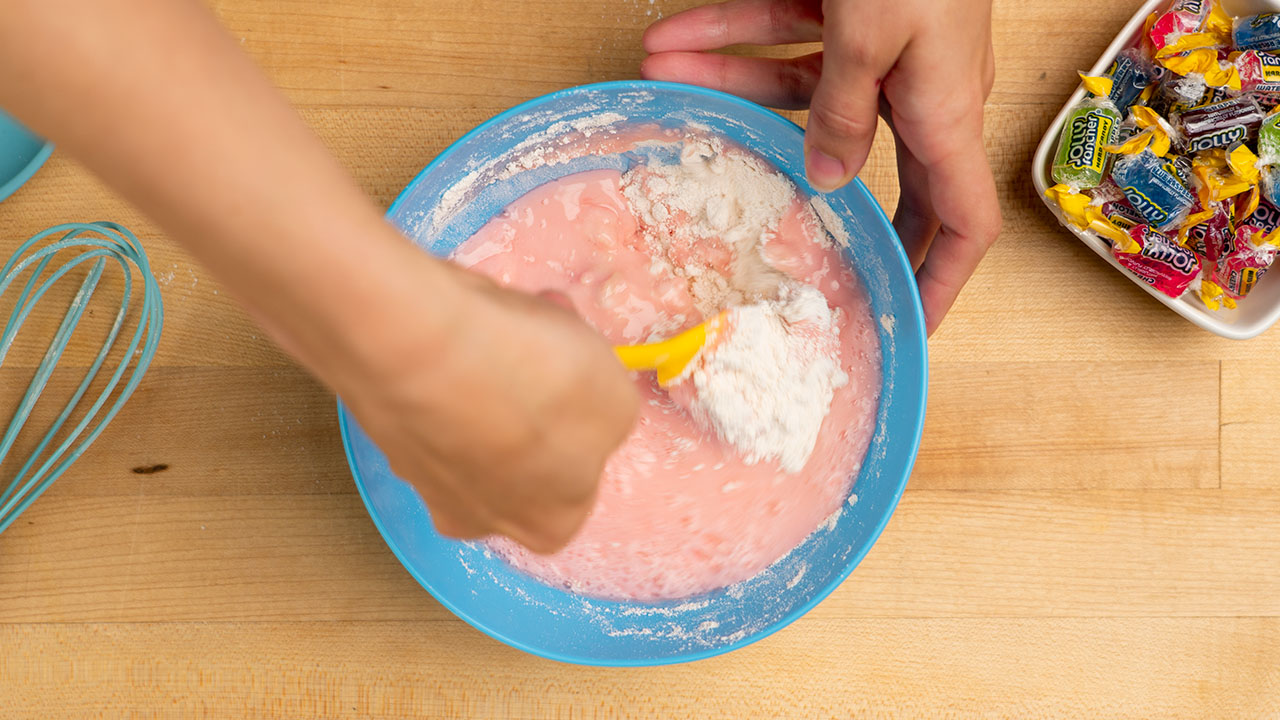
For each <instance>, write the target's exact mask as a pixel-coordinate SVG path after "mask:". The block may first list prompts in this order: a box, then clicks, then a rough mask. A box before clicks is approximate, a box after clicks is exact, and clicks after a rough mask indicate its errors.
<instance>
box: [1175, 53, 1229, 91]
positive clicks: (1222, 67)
mask: <svg viewBox="0 0 1280 720" xmlns="http://www.w3.org/2000/svg"><path fill="white" fill-rule="evenodd" d="M1156 62H1158V63H1160V64H1161V65H1163V66H1165V67H1166V68H1168V69H1169V70H1171V71H1173V72H1175V73H1177V74H1179V75H1182V76H1184V77H1185V76H1187V75H1191V74H1193V73H1194V74H1197V75H1202V76H1204V81H1205V84H1207V85H1209V86H1210V87H1227V88H1231V89H1232V90H1237V91H1238V90H1240V70H1239V68H1237V67H1236V66H1235V65H1234V64H1231V63H1222V62H1220V61H1219V60H1218V51H1217V50H1216V49H1214V48H1208V47H1206V48H1200V49H1198V50H1192V51H1191V52H1188V53H1184V54H1181V55H1174V56H1171V57H1160V53H1157V57H1156Z"/></svg>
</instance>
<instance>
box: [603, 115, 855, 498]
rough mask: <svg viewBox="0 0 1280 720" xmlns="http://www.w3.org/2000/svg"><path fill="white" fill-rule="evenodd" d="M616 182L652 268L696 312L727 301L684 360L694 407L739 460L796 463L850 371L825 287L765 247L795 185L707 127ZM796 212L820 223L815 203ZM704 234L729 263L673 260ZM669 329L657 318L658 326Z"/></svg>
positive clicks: (788, 468) (709, 311)
mask: <svg viewBox="0 0 1280 720" xmlns="http://www.w3.org/2000/svg"><path fill="white" fill-rule="evenodd" d="M622 191H623V195H624V196H625V197H626V198H627V202H628V203H629V204H630V205H631V208H632V210H633V211H634V212H635V214H636V217H637V218H638V219H639V220H640V223H641V226H642V228H643V230H644V232H645V241H646V242H647V243H648V244H649V246H650V249H651V251H652V253H653V257H654V264H653V268H652V272H653V273H654V274H655V275H660V274H665V273H666V272H668V271H669V272H672V273H674V274H675V275H677V276H679V277H682V278H684V279H686V280H687V281H688V282H689V288H690V292H691V295H692V296H693V298H694V300H695V304H696V305H697V307H698V310H699V312H701V313H702V314H703V315H704V316H708V317H709V316H711V315H714V314H715V313H717V312H719V311H720V310H722V309H724V308H732V309H731V312H730V314H729V323H728V327H729V329H728V330H727V331H726V333H725V334H726V337H725V338H724V339H723V341H722V342H720V343H718V344H717V345H716V346H715V347H714V349H712V350H709V351H704V352H703V353H702V355H701V356H699V358H698V359H697V360H696V361H695V362H694V363H691V366H690V369H689V370H688V371H687V372H688V373H689V374H690V376H691V380H692V382H693V386H694V397H693V408H692V409H693V412H694V413H695V415H697V416H698V417H699V418H700V419H701V420H702V421H703V422H706V423H707V424H709V425H710V426H711V427H712V428H713V429H714V430H715V431H716V433H717V434H718V435H719V436H720V437H721V438H722V439H723V440H724V441H725V442H727V443H729V444H731V445H733V446H734V447H735V448H737V449H738V450H739V452H741V453H742V454H743V457H744V459H745V460H746V461H747V462H748V463H757V462H763V461H769V460H777V461H778V462H779V464H780V466H781V468H782V469H783V470H784V471H785V472H790V473H794V472H799V471H800V470H801V469H803V468H804V465H805V463H806V462H807V461H808V459H809V455H810V454H811V453H812V452H813V448H814V445H815V444H816V443H817V439H818V432H819V430H820V429H821V427H822V421H823V420H824V419H825V418H826V416H827V413H828V411H829V410H830V409H831V399H832V397H833V396H834V392H835V389H836V388H838V387H841V386H843V385H844V384H846V383H847V382H848V381H849V379H848V376H847V375H846V374H845V373H844V371H843V369H842V368H841V365H840V357H839V348H840V343H839V327H838V325H837V323H836V315H835V313H834V312H833V311H832V310H831V308H830V307H829V306H828V305H827V301H826V298H825V297H824V296H823V295H822V293H821V292H820V291H819V290H817V289H816V288H814V287H811V286H808V285H801V284H799V283H796V282H794V281H792V280H790V279H788V278H787V276H786V275H784V274H783V273H781V272H779V271H778V270H776V269H775V268H773V267H772V266H771V265H770V264H769V263H768V261H767V260H766V259H765V254H764V248H765V246H766V245H767V244H768V242H769V240H770V239H771V238H772V237H773V236H774V234H775V233H776V232H777V229H778V225H779V223H780V222H781V220H782V217H783V215H784V214H785V213H786V212H787V210H788V209H789V208H790V207H791V206H792V205H793V204H794V203H795V201H796V198H797V196H796V191H795V186H794V185H793V184H792V183H791V181H789V180H788V179H787V178H786V177H784V176H783V175H781V174H780V173H778V172H776V171H774V170H771V169H770V168H769V167H768V166H767V165H766V164H765V163H764V162H763V161H761V160H760V159H758V158H756V157H753V156H752V155H750V154H748V153H745V152H742V151H739V150H730V149H727V148H726V147H725V146H724V143H723V142H722V141H720V140H719V139H717V138H714V137H707V138H689V139H687V140H686V141H685V143H684V146H683V147H682V148H681V152H680V162H679V163H673V164H667V165H641V166H637V167H636V168H634V169H633V170H631V171H629V172H628V173H626V175H625V176H624V177H623V185H622ZM802 212H804V213H806V214H807V216H808V217H806V218H805V219H806V221H807V222H810V223H813V224H815V225H817V224H820V221H819V219H818V217H817V215H816V214H815V213H814V210H813V208H812V206H805V207H804V208H803V209H802ZM708 242H721V243H723V244H724V246H725V247H726V249H728V250H729V251H730V254H731V257H732V261H731V263H730V266H729V267H728V268H727V269H726V270H724V271H720V270H718V269H715V268H711V267H707V266H706V265H705V263H696V262H684V263H681V262H680V260H679V258H680V257H681V256H682V254H684V253H682V248H685V249H687V248H689V247H690V246H692V245H693V244H696V243H708ZM677 320H681V319H677ZM677 324H678V323H677ZM672 329H674V328H665V327H660V328H657V329H656V330H655V336H661V335H664V334H667V332H668V331H669V330H672ZM655 339H656V338H655Z"/></svg>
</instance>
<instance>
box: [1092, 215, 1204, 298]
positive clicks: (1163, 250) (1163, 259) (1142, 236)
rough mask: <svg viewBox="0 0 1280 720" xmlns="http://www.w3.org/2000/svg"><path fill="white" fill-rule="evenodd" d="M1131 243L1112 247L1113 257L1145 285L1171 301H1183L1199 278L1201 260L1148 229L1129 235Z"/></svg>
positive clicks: (1173, 241) (1132, 231) (1144, 228)
mask: <svg viewBox="0 0 1280 720" xmlns="http://www.w3.org/2000/svg"><path fill="white" fill-rule="evenodd" d="M1129 237H1130V238H1132V239H1133V242H1132V243H1126V244H1121V243H1113V244H1112V247H1111V254H1112V255H1114V256H1115V259H1116V261H1117V262H1119V263H1120V264H1121V265H1123V266H1125V267H1126V268H1128V269H1129V270H1130V271H1131V272H1132V273H1133V274H1134V275H1137V276H1138V277H1140V278H1142V280H1143V282H1145V283H1147V284H1148V285H1150V286H1152V287H1154V288H1155V289H1157V290H1159V291H1160V292H1162V293H1164V294H1165V295H1168V296H1169V297H1172V298H1176V297H1181V296H1182V293H1184V292H1186V290H1187V286H1189V285H1190V284H1191V282H1192V281H1193V280H1195V279H1196V277H1198V276H1199V275H1200V258H1198V257H1196V254H1195V253H1194V252H1192V251H1191V250H1189V249H1187V248H1185V247H1182V246H1181V245H1179V244H1178V243H1177V241H1175V240H1173V239H1172V238H1170V237H1169V236H1168V235H1165V234H1164V233H1161V232H1158V231H1156V230H1153V229H1152V228H1150V227H1148V226H1146V225H1139V226H1137V227H1135V228H1133V229H1132V230H1130V231H1129Z"/></svg>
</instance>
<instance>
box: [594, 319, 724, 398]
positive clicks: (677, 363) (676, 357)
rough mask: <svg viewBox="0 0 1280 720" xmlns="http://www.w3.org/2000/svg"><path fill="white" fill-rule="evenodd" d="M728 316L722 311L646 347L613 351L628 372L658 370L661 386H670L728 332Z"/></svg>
mask: <svg viewBox="0 0 1280 720" xmlns="http://www.w3.org/2000/svg"><path fill="white" fill-rule="evenodd" d="M727 316H728V312H727V311H722V312H720V313H719V314H717V315H716V316H715V317H713V318H711V319H710V320H707V321H706V322H704V323H702V324H701V325H695V326H694V327H692V328H689V329H688V330H685V331H684V332H682V333H680V334H679V335H676V336H675V337H673V338H669V339H667V340H662V341H661V342H655V343H648V344H645V345H618V346H616V347H614V348H613V351H614V352H615V353H617V355H618V359H619V360H621V361H622V364H623V365H625V366H626V367H627V369H628V370H638V371H645V370H656V371H657V372H658V384H659V385H662V386H666V385H667V384H668V383H670V382H671V381H672V380H675V379H676V378H678V377H680V376H681V375H682V374H684V371H685V368H686V367H688V366H689V363H690V362H692V361H693V359H694V358H695V357H697V356H698V352H699V351H700V350H702V348H703V347H705V346H707V345H709V344H710V343H711V342H713V341H714V340H715V338H716V336H717V335H718V334H719V333H720V332H722V331H723V330H724V328H725V325H726V318H727Z"/></svg>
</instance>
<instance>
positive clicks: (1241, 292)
mask: <svg viewBox="0 0 1280 720" xmlns="http://www.w3.org/2000/svg"><path fill="white" fill-rule="evenodd" d="M1262 232H1263V231H1262V229H1261V228H1257V227H1253V226H1250V225H1243V226H1241V227H1240V228H1238V229H1237V230H1236V232H1235V236H1234V243H1233V244H1234V247H1232V248H1231V251H1230V252H1228V253H1227V254H1225V255H1223V256H1222V257H1220V258H1218V261H1217V268H1216V270H1215V272H1214V275H1213V281H1214V282H1215V283H1217V284H1218V285H1219V286H1221V287H1222V289H1223V291H1224V292H1226V294H1227V296H1228V297H1231V298H1233V299H1235V300H1239V299H1241V298H1243V297H1244V296H1245V295H1248V294H1249V291H1250V290H1252V289H1253V286H1254V285H1256V284H1258V281H1259V280H1261V279H1262V276H1263V275H1265V274H1266V272H1267V270H1268V269H1269V268H1270V267H1271V263H1273V262H1275V259H1276V253H1277V252H1280V247H1276V246H1275V245H1272V244H1271V243H1266V242H1264V243H1262V244H1261V245H1255V244H1254V242H1253V238H1254V237H1256V236H1258V235H1260V234H1262Z"/></svg>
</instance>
